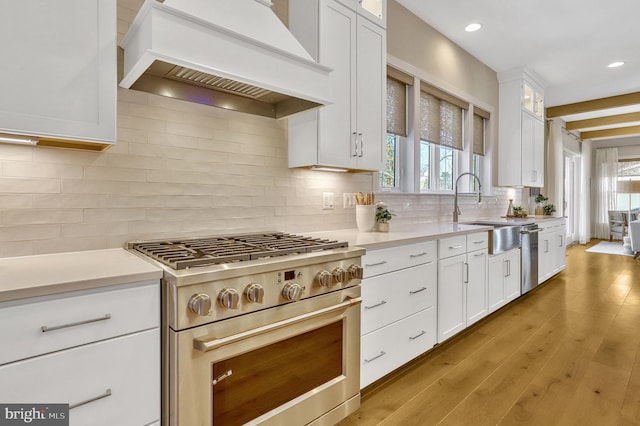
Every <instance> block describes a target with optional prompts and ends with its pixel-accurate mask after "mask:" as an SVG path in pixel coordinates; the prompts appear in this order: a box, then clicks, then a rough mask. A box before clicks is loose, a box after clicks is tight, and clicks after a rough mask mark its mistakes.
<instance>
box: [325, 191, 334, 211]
mask: <svg viewBox="0 0 640 426" xmlns="http://www.w3.org/2000/svg"><path fill="white" fill-rule="evenodd" d="M333 207H334V204H333V192H323V193H322V210H333Z"/></svg>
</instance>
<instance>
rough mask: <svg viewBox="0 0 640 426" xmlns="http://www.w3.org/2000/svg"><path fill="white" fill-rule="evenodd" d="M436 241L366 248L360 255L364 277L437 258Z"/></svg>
mask: <svg viewBox="0 0 640 426" xmlns="http://www.w3.org/2000/svg"><path fill="white" fill-rule="evenodd" d="M437 256H438V254H437V244H436V241H435V240H434V241H425V242H421V243H416V244H407V245H402V246H397V247H389V248H384V249H378V250H367V254H365V255H364V256H363V257H362V266H363V267H364V277H365V278H367V277H372V276H375V275H380V274H385V273H387V272H391V271H397V270H399V269H403V268H408V267H411V266H416V265H421V264H424V263H427V262H432V261H434V260H436V259H437Z"/></svg>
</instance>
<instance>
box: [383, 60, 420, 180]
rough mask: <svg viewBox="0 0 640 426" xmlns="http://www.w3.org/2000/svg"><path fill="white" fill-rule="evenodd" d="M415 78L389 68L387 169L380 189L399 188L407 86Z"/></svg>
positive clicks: (404, 133)
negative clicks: (400, 150)
mask: <svg viewBox="0 0 640 426" xmlns="http://www.w3.org/2000/svg"><path fill="white" fill-rule="evenodd" d="M412 83H413V78H411V77H409V76H407V75H406V74H404V73H402V72H400V71H397V70H395V69H394V68H391V67H387V139H386V142H385V152H386V155H387V157H386V162H385V168H384V170H382V171H381V172H380V188H383V189H397V188H399V177H398V170H399V167H398V162H399V155H398V150H399V147H400V139H401V137H406V136H407V85H409V84H412Z"/></svg>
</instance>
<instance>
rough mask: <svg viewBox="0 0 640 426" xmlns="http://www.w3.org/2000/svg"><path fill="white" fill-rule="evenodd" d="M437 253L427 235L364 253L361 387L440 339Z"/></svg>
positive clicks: (420, 352)
mask: <svg viewBox="0 0 640 426" xmlns="http://www.w3.org/2000/svg"><path fill="white" fill-rule="evenodd" d="M436 253H437V248H436V242H435V241H426V242H424V243H418V244H410V245H405V246H398V247H392V248H385V249H379V250H370V251H368V252H367V254H366V255H365V256H364V257H363V260H362V265H363V266H364V268H365V270H364V276H365V279H364V280H363V281H362V305H361V306H362V318H361V335H362V341H361V343H362V346H361V351H360V357H361V364H360V387H361V388H364V387H365V386H367V385H369V384H371V383H372V382H374V381H375V380H377V379H379V378H381V377H382V376H384V375H386V374H388V373H390V372H391V371H393V370H395V369H396V368H398V367H400V366H401V365H403V364H405V363H406V362H408V361H410V360H411V359H413V358H415V357H417V356H418V355H420V354H422V353H424V352H426V351H427V350H429V349H431V348H432V347H433V346H434V345H435V344H436V317H437V314H436V301H437V295H436V291H437V284H436V283H437V267H436V262H437V256H436Z"/></svg>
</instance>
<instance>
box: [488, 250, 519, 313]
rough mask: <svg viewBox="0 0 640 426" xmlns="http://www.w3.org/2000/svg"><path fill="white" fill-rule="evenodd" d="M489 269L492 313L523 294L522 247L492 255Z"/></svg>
mask: <svg viewBox="0 0 640 426" xmlns="http://www.w3.org/2000/svg"><path fill="white" fill-rule="evenodd" d="M487 270H488V274H487V284H488V285H487V290H488V291H487V293H488V305H489V313H491V312H494V311H496V310H498V309H500V308H501V307H503V306H504V305H506V304H507V303H509V302H510V301H512V300H514V299H517V298H518V297H520V295H521V294H522V288H521V276H520V249H514V250H510V251H508V252H506V253H501V254H498V255H495V256H490V257H489V262H488V267H487Z"/></svg>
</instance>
